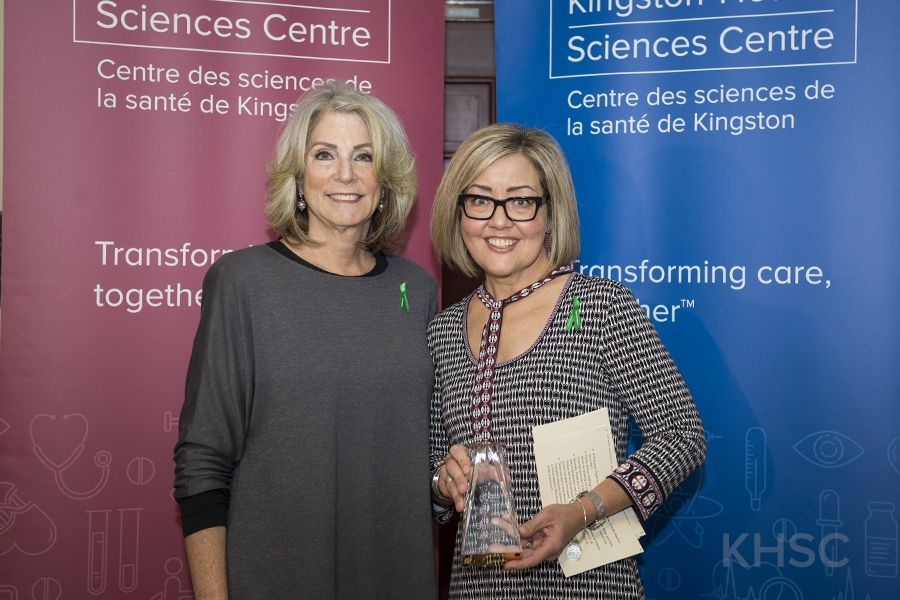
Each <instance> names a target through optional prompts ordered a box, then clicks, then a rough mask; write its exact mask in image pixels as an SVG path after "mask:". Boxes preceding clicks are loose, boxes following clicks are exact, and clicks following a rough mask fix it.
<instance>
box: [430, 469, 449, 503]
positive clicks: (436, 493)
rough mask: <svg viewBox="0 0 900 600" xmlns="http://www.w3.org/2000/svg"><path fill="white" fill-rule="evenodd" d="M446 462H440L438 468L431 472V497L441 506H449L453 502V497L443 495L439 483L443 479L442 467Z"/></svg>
mask: <svg viewBox="0 0 900 600" xmlns="http://www.w3.org/2000/svg"><path fill="white" fill-rule="evenodd" d="M444 464H445V463H443V462H441V463H440V464H438V466H437V468H436V469H435V470H434V471H432V472H431V498H432V499H433V500H434V501H435V502H437V503H438V504H440V505H441V506H448V505H449V504H452V503H453V498H448V497H447V496H445V495H443V494H442V493H441V488H440V486H439V485H438V484H439V483H440V481H441V467H443V466H444Z"/></svg>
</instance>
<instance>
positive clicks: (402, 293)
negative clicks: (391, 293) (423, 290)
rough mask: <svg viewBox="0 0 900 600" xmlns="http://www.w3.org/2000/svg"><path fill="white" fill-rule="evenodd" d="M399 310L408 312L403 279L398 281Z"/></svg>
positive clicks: (407, 297)
mask: <svg viewBox="0 0 900 600" xmlns="http://www.w3.org/2000/svg"><path fill="white" fill-rule="evenodd" d="M400 310H401V311H403V312H405V313H408V312H409V296H408V295H407V294H406V282H405V281H403V282H401V283H400Z"/></svg>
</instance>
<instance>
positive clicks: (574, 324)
mask: <svg viewBox="0 0 900 600" xmlns="http://www.w3.org/2000/svg"><path fill="white" fill-rule="evenodd" d="M431 235H432V239H433V241H434V247H435V251H436V253H437V255H438V257H439V258H440V259H441V260H442V261H443V262H444V263H445V264H447V265H448V266H450V267H452V268H455V269H457V270H459V271H461V272H463V273H465V274H467V275H469V276H473V277H479V276H480V277H482V278H483V280H484V282H483V284H482V285H481V286H480V287H479V288H478V289H477V290H476V291H475V292H473V293H472V294H471V295H469V296H468V297H467V298H465V299H463V300H462V301H460V302H458V303H457V304H454V305H453V306H451V307H449V308H448V309H446V310H445V311H444V312H442V313H441V314H440V315H438V316H437V317H436V318H435V319H434V320H433V321H432V322H431V325H430V326H429V331H428V341H429V346H430V348H431V352H432V356H433V359H434V364H435V392H434V396H433V400H432V406H431V449H432V467H433V470H432V499H433V501H434V503H435V511H436V514H437V517H438V520H439V521H445V520H447V519H448V518H449V516H450V514H451V512H452V511H453V510H454V509H455V510H456V511H458V512H462V510H463V504H464V499H465V495H466V492H467V490H468V487H469V485H468V479H469V477H470V475H471V473H472V463H471V461H470V450H471V448H473V447H474V446H476V445H478V444H480V443H483V442H486V441H489V440H493V441H495V442H502V443H503V444H505V446H506V452H507V459H508V464H509V471H510V474H511V481H512V484H511V489H512V495H513V503H514V506H515V509H516V511H517V512H518V517H519V519H520V521H522V522H523V523H522V525H521V527H520V529H519V532H520V534H521V539H522V542H523V544H522V551H521V554H520V556H519V557H518V558H514V559H512V560H509V561H508V562H506V563H505V565H504V566H503V567H502V568H485V567H476V566H464V565H463V561H462V560H461V558H460V553H459V551H457V552H456V556H455V558H454V562H453V574H452V579H451V584H450V598H453V599H463V598H465V599H489V598H498V599H499V598H522V599H526V598H565V599H570V598H615V599H620V598H628V599H631V598H643V597H644V591H643V586H642V584H641V581H640V578H639V575H638V571H637V566H636V563H635V560H634V559H633V558H627V559H624V560H620V561H616V562H613V563H610V564H607V565H604V566H601V567H598V568H595V569H591V570H588V571H586V572H584V573H581V574H578V575H575V576H573V577H570V578H566V577H564V576H563V574H562V571H561V568H560V566H559V564H558V563H557V562H556V560H555V559H556V558H557V557H558V556H559V555H560V553H561V552H563V551H566V550H568V549H571V548H572V547H573V545H572V544H571V542H572V540H573V539H576V540H577V539H579V538H580V536H581V532H582V530H583V529H585V528H586V527H592V528H594V527H596V526H598V525H599V524H601V523H602V522H603V521H604V520H605V519H606V518H607V516H608V515H612V514H614V513H616V512H619V511H622V510H624V509H625V508H629V507H631V508H633V509H634V511H635V513H636V514H637V515H638V516H639V518H640V519H641V521H643V520H645V519H647V518H648V517H649V516H650V515H651V514H653V513H654V512H655V511H656V510H657V509H658V508H659V506H660V505H661V503H662V502H663V500H664V498H665V496H666V494H668V493H669V492H670V491H671V490H672V489H673V488H675V486H677V485H678V484H679V483H680V482H681V481H682V480H683V479H684V478H685V477H686V476H687V475H688V474H689V473H690V472H691V471H693V470H694V469H696V468H697V467H698V466H699V465H700V464H701V463H702V462H703V460H704V457H705V442H704V434H703V428H702V426H701V423H700V418H699V416H698V414H697V410H696V408H695V406H694V402H693V400H692V398H691V395H690V393H689V391H688V389H687V387H686V386H685V383H684V381H683V379H682V377H681V375H680V373H679V372H678V369H677V368H676V366H675V364H674V363H673V362H672V360H671V358H670V357H669V355H668V353H667V352H666V350H665V348H664V347H663V346H662V344H661V343H660V341H659V338H658V336H657V334H656V331H655V330H654V328H653V326H652V324H651V323H650V321H649V320H648V318H647V316H646V315H645V313H644V312H643V311H642V309H641V307H640V306H639V305H638V303H637V301H636V300H635V298H634V297H633V296H632V294H631V293H630V292H629V291H628V290H627V289H626V288H624V287H623V286H621V285H620V284H618V283H616V282H613V281H610V280H606V279H599V278H589V277H585V276H582V275H580V274H578V273H574V272H573V271H572V269H571V267H570V266H569V265H570V264H571V263H572V261H573V260H574V259H575V258H576V257H577V255H578V252H579V233H578V215H577V211H576V203H575V193H574V189H573V185H572V179H571V175H570V173H569V170H568V167H567V165H566V162H565V159H564V158H563V155H562V152H561V150H560V148H559V146H558V145H557V144H556V142H555V140H553V138H551V137H550V136H549V135H548V134H547V133H545V132H543V131H541V130H538V129H528V128H523V127H518V126H514V125H492V126H489V127H486V128H484V129H481V130H479V131H477V132H475V133H474V134H472V135H471V136H470V137H469V138H468V139H467V140H466V141H465V142H464V143H463V144H462V145H461V146H460V148H459V150H457V152H456V154H455V155H454V157H453V159H452V160H451V162H450V164H449V166H448V168H447V171H446V173H445V174H444V177H443V179H442V181H441V184H440V186H439V187H438V191H437V197H436V199H435V203H434V208H433V212H432V221H431ZM599 408H606V409H608V411H609V419H610V423H611V426H612V433H613V439H614V443H615V447H616V454H617V459H618V463H619V467H618V468H617V469H615V470H614V471H613V472H612V473H609V474H608V476H607V477H605V478H602V479H601V480H600V481H595V482H591V485H589V486H586V488H585V489H584V490H583V491H582V492H581V493H579V494H578V495H577V498H573V500H572V501H571V502H568V503H565V504H552V505H549V506H546V507H544V508H543V509H542V508H541V500H540V498H539V495H538V484H537V471H536V466H535V459H534V446H533V438H532V428H533V427H534V426H537V425H541V424H544V423H548V422H552V421H557V420H560V419H566V418H569V417H574V416H577V415H581V414H584V413H587V412H591V411H594V410H596V409H599ZM629 417H633V418H634V420H635V421H636V423H637V426H638V428H639V429H640V432H641V434H642V437H643V444H642V445H641V447H640V448H638V449H637V451H635V452H634V453H632V454H630V455H628V454H626V437H627V420H628V418H629ZM462 533H463V527H460V531H459V534H458V535H457V547H458V549H459V546H460V543H461V536H462Z"/></svg>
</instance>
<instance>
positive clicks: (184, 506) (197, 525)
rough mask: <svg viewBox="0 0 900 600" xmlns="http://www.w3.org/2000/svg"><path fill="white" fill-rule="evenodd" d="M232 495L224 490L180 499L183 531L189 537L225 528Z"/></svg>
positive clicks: (210, 491) (179, 505)
mask: <svg viewBox="0 0 900 600" xmlns="http://www.w3.org/2000/svg"><path fill="white" fill-rule="evenodd" d="M230 498H231V494H230V493H229V492H228V490H226V489H224V488H222V489H217V490H209V491H206V492H200V493H199V494H194V495H193V496H187V497H186V498H178V507H179V508H180V509H181V531H182V532H183V534H184V536H185V537H187V536H189V535H191V534H192V533H196V532H198V531H200V530H201V529H209V528H210V527H219V526H222V527H225V525H226V524H227V522H228V502H229V500H230Z"/></svg>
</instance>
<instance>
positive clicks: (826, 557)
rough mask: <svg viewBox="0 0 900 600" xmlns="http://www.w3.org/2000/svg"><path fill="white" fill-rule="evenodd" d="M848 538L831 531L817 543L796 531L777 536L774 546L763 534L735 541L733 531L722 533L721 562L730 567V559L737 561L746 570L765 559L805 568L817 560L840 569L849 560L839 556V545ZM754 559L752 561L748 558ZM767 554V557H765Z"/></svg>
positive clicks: (778, 564) (747, 536) (810, 537)
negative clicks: (766, 543) (731, 532)
mask: <svg viewBox="0 0 900 600" xmlns="http://www.w3.org/2000/svg"><path fill="white" fill-rule="evenodd" d="M848 541H849V539H848V538H847V536H846V535H844V534H843V533H837V532H835V533H829V534H827V535H825V536H823V537H822V539H820V540H819V541H818V543H816V538H815V537H814V536H812V535H810V534H808V533H794V534H792V535H791V536H789V537H787V538H785V536H784V535H783V534H780V533H779V534H777V535H776V536H775V545H773V546H766V545H764V542H763V540H762V535H761V534H759V533H754V534H753V535H752V536H750V535H749V534H747V533H742V534H740V535H739V536H738V537H737V538H735V539H734V541H732V539H731V534H729V533H725V534H723V536H722V561H723V564H724V565H725V566H726V567H729V566H731V561H734V562H736V563H737V564H739V565H740V566H742V567H744V568H745V569H747V568H750V567H758V566H760V565H761V564H763V563H764V562H766V563H773V562H774V564H775V565H776V566H778V567H784V566H785V559H787V564H788V565H790V566H792V567H796V568H798V569H803V568H806V567H811V566H813V565H814V564H815V563H816V559H818V560H819V561H820V562H821V563H822V564H823V565H824V566H825V567H829V568H840V567H843V566H844V565H846V564H847V563H848V562H850V560H849V559H847V558H838V544H840V543H844V544H846V543H847V542H848ZM748 557H749V558H752V561H749V560H747V558H748ZM763 557H765V560H764V559H763Z"/></svg>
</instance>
